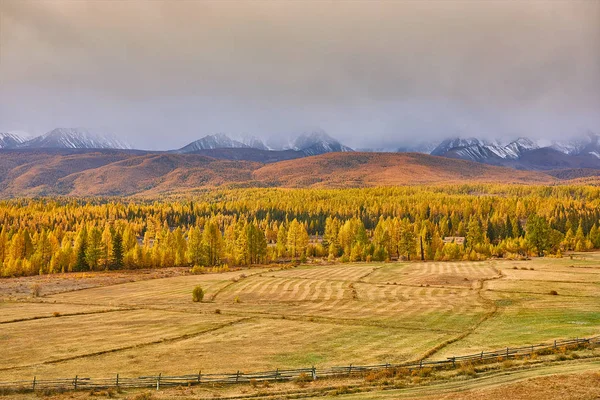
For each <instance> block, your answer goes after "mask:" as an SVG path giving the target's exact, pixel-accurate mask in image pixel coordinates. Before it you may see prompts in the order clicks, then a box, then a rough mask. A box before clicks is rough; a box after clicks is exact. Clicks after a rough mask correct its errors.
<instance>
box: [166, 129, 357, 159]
mask: <svg viewBox="0 0 600 400" xmlns="http://www.w3.org/2000/svg"><path fill="white" fill-rule="evenodd" d="M216 149H254V150H261V151H268V150H271V151H288V152H289V151H296V152H299V153H301V154H300V156H312V155H317V154H324V153H331V152H344V151H353V150H352V149H351V148H349V147H347V146H344V145H343V144H341V143H340V142H338V141H337V140H335V139H334V138H332V137H331V136H329V135H327V134H326V133H325V132H322V131H317V132H311V133H306V134H302V135H300V136H298V137H297V138H295V139H294V140H293V141H292V142H291V144H289V145H287V146H277V145H275V146H267V145H265V143H264V142H263V141H262V140H260V139H258V138H256V137H254V136H247V137H244V138H242V139H240V140H234V139H231V138H230V137H229V136H227V135H225V134H222V133H219V134H216V135H208V136H205V137H203V138H202V139H199V140H196V141H194V142H192V143H190V144H188V145H187V146H184V147H182V148H181V149H179V150H175V152H177V153H194V152H199V151H204V150H216Z"/></svg>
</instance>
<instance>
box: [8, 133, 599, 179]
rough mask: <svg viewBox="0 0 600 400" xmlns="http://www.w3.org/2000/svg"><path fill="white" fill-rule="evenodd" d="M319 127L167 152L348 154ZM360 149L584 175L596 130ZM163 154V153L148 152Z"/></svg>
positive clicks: (61, 138)
mask: <svg viewBox="0 0 600 400" xmlns="http://www.w3.org/2000/svg"><path fill="white" fill-rule="evenodd" d="M0 149H5V150H36V149H37V150H44V149H46V150H58V149H63V150H65V149H66V150H84V151H86V150H97V149H118V150H133V148H132V146H131V145H129V144H128V143H126V142H125V141H123V140H120V139H119V138H117V137H116V136H114V135H110V134H102V133H97V132H92V131H90V130H87V129H83V128H57V129H54V130H52V131H50V132H48V133H46V134H44V135H42V136H39V137H36V138H33V139H29V140H26V139H24V138H22V137H20V136H19V135H17V134H11V133H0ZM353 151H354V150H353V149H352V148H350V147H348V146H345V145H343V144H342V143H340V142H339V141H338V140H336V139H334V138H332V137H331V136H329V135H328V134H327V133H326V132H324V131H322V130H315V131H311V132H307V133H302V134H300V135H299V136H297V137H295V138H293V139H292V140H290V141H289V142H288V143H286V144H283V145H281V144H280V145H273V144H272V143H265V142H263V141H262V140H261V139H259V138H257V137H253V136H246V137H243V138H240V139H232V138H231V137H229V136H227V135H226V134H223V133H218V134H214V135H207V136H204V137H202V138H200V139H198V140H196V141H193V142H191V143H189V144H188V145H186V146H184V147H182V148H179V149H174V150H168V151H166V152H167V153H174V154H195V155H200V156H207V157H212V158H216V159H224V160H238V161H253V162H260V163H274V162H279V161H285V160H293V159H298V158H304V157H309V156H315V155H319V154H326V153H337V152H353ZM360 151H363V152H400V153H404V152H417V153H425V154H431V155H434V156H441V157H446V158H454V159H461V160H468V161H475V162H479V163H484V164H490V165H496V166H506V167H512V168H516V169H522V170H542V171H544V170H557V169H561V170H578V171H579V172H572V174H579V175H584V176H585V175H589V174H590V172H589V171H587V170H588V169H600V134H597V133H591V132H589V133H588V134H586V135H584V136H582V137H580V138H577V139H574V140H567V141H554V142H547V141H546V142H544V141H536V140H532V139H530V138H525V137H522V138H518V139H516V140H511V141H505V142H503V141H500V140H495V141H490V140H486V139H480V138H475V137H472V138H460V137H454V138H449V139H446V140H443V141H442V142H441V143H436V142H421V143H418V144H416V145H406V144H400V145H398V146H397V147H395V148H393V149H360ZM153 153H162V152H153Z"/></svg>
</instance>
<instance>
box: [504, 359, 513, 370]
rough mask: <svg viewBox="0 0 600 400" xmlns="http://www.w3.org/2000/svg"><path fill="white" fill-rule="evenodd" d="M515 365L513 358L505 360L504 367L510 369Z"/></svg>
mask: <svg viewBox="0 0 600 400" xmlns="http://www.w3.org/2000/svg"><path fill="white" fill-rule="evenodd" d="M514 365H515V363H514V362H513V361H512V360H505V361H504V362H503V363H502V369H509V368H512V367H513V366H514Z"/></svg>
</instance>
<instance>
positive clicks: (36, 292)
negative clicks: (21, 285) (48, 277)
mask: <svg viewBox="0 0 600 400" xmlns="http://www.w3.org/2000/svg"><path fill="white" fill-rule="evenodd" d="M41 292H42V287H41V286H40V285H39V284H37V283H36V284H35V285H33V286H32V287H31V295H32V296H33V297H40V293H41Z"/></svg>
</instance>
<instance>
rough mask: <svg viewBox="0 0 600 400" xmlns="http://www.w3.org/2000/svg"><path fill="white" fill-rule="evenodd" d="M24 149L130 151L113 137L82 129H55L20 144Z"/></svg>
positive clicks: (125, 144)
mask: <svg viewBox="0 0 600 400" xmlns="http://www.w3.org/2000/svg"><path fill="white" fill-rule="evenodd" d="M19 147H25V148H47V149H49V148H53V149H131V148H132V147H131V145H130V144H128V143H126V142H125V141H123V140H121V139H119V138H117V137H116V136H115V135H112V134H106V133H96V132H92V131H89V130H87V129H84V128H56V129H54V130H52V131H50V132H48V133H45V134H43V135H42V136H38V137H36V138H33V139H31V140H28V141H26V142H24V143H22V145H21V146H19Z"/></svg>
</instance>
